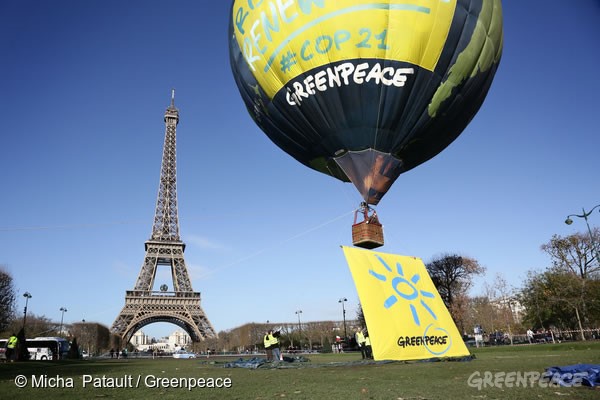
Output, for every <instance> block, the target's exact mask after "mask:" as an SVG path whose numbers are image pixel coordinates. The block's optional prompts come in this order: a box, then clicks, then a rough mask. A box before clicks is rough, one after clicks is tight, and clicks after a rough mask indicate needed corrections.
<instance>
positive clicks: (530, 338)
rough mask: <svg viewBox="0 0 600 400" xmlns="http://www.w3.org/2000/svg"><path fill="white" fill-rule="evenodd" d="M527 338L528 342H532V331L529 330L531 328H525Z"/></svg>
mask: <svg viewBox="0 0 600 400" xmlns="http://www.w3.org/2000/svg"><path fill="white" fill-rule="evenodd" d="M527 340H528V341H529V344H532V343H533V341H534V340H533V331H532V330H531V328H529V329H527Z"/></svg>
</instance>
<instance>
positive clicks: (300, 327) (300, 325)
mask: <svg viewBox="0 0 600 400" xmlns="http://www.w3.org/2000/svg"><path fill="white" fill-rule="evenodd" d="M300 314H302V310H298V311H296V315H297V316H298V331H299V332H300V349H302V324H301V323H300Z"/></svg>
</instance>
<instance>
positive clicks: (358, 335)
mask: <svg viewBox="0 0 600 400" xmlns="http://www.w3.org/2000/svg"><path fill="white" fill-rule="evenodd" d="M354 340H356V344H357V345H358V348H359V349H360V355H361V356H362V359H363V360H364V359H365V358H367V348H366V347H365V335H363V333H362V331H361V330H360V329H358V328H357V329H356V332H355V333H354Z"/></svg>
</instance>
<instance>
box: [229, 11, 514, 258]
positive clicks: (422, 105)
mask: <svg viewBox="0 0 600 400" xmlns="http://www.w3.org/2000/svg"><path fill="white" fill-rule="evenodd" d="M229 35H230V41H229V50H230V62H231V68H232V71H233V76H234V78H235V81H236V83H237V86H238V88H239V91H240V94H241V97H242V99H243V101H244V103H245V105H246V108H247V109H248V112H249V113H250V115H251V116H252V118H253V119H254V121H255V122H256V124H257V125H258V126H259V127H260V128H261V129H262V130H263V131H264V132H265V134H266V135H267V136H268V137H269V138H270V139H271V140H272V141H273V142H274V143H275V144H276V145H277V146H278V147H280V148H281V149H282V150H284V151H285V152H286V153H288V154H289V155H291V156H292V157H294V158H295V159H296V160H298V161H299V162H301V163H302V164H304V165H306V166H307V167H310V168H312V169H314V170H317V171H319V172H322V173H325V174H328V175H331V176H333V177H334V178H337V179H340V180H342V181H346V182H348V181H350V182H352V183H353V184H354V185H355V186H356V188H357V189H358V191H359V192H360V194H361V195H362V197H363V202H362V203H361V207H360V208H359V211H360V214H361V215H362V217H363V218H364V221H362V222H357V221H356V217H357V216H356V215H355V221H354V226H357V227H361V226H362V227H363V228H364V227H365V226H366V225H369V224H370V223H372V226H377V224H379V221H378V218H377V214H376V212H375V211H374V209H373V208H372V207H370V205H377V204H378V203H379V201H380V200H381V198H382V197H383V196H384V195H385V193H386V192H387V191H388V189H389V188H390V187H391V185H392V184H393V183H394V181H395V180H396V179H397V178H398V176H399V175H400V174H402V173H404V172H406V171H409V170H410V169H412V168H414V167H416V166H418V165H419V164H421V163H424V162H425V161H427V160H429V159H431V158H432V157H434V156H435V155H437V154H438V153H439V152H441V151H442V150H444V149H445V148H446V147H447V146H448V145H449V144H450V143H451V142H452V141H454V140H455V139H456V138H457V137H458V135H460V133H461V132H462V131H463V130H464V129H465V127H466V126H467V124H468V123H469V122H470V121H471V119H472V118H473V117H474V116H475V114H476V113H477V111H478V110H479V108H480V107H481V105H482V103H483V101H484V99H485V96H486V95H487V93H488V90H489V88H490V85H491V83H492V80H493V77H494V74H495V72H496V70H497V68H498V65H499V62H500V58H501V55H502V42H503V34H502V6H501V2H500V0H399V1H393V0H286V1H283V0H234V2H233V5H232V8H231V20H230V24H229ZM354 226H353V230H354ZM379 226H380V227H381V225H380V224H379ZM376 230H377V229H376ZM357 232H358V230H357ZM380 233H381V238H380V239H378V238H374V239H373V240H370V239H369V237H368V236H369V235H371V234H370V233H367V234H366V235H367V240H366V241H364V242H361V240H355V239H353V241H354V242H355V245H360V246H362V247H367V248H374V247H377V246H378V245H382V244H383V234H382V232H380ZM363 239H364V238H363Z"/></svg>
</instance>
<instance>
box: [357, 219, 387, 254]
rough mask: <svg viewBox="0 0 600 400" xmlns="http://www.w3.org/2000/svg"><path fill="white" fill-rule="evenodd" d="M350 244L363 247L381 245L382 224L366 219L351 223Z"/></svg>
mask: <svg viewBox="0 0 600 400" xmlns="http://www.w3.org/2000/svg"><path fill="white" fill-rule="evenodd" d="M352 244H354V245H355V246H356V247H362V248H363V249H375V248H377V247H381V246H383V226H381V225H380V224H377V223H373V222H371V223H369V222H368V221H363V222H360V223H358V224H354V225H352Z"/></svg>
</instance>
